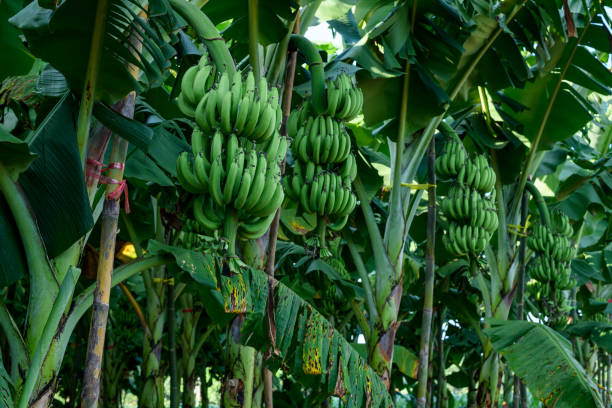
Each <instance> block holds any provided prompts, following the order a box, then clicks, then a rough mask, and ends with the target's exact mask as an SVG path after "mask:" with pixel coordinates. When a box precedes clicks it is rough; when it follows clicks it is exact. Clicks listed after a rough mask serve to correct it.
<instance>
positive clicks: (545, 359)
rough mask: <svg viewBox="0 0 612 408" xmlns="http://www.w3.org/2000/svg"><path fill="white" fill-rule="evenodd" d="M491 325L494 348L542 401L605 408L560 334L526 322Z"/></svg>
mask: <svg viewBox="0 0 612 408" xmlns="http://www.w3.org/2000/svg"><path fill="white" fill-rule="evenodd" d="M489 324H490V326H491V327H490V328H488V329H485V333H486V334H487V336H488V337H489V338H490V339H491V341H492V343H493V347H495V350H496V351H499V352H501V353H502V355H503V356H504V357H505V358H506V360H507V362H508V364H509V365H510V367H511V368H512V370H513V371H514V372H515V373H517V375H518V376H520V377H521V378H522V379H523V380H524V381H525V383H526V384H527V386H528V387H529V390H530V391H531V393H532V394H533V395H534V396H535V397H536V398H538V399H539V400H540V401H542V402H543V403H545V404H546V405H554V406H555V407H561V408H565V407H566V408H570V407H576V406H581V407H603V403H602V401H601V396H600V395H599V393H598V390H597V386H596V385H595V384H594V383H593V380H591V378H590V377H589V376H588V375H587V374H586V372H585V371H584V368H583V367H582V366H581V365H580V364H579V363H578V362H577V361H576V360H575V359H574V356H573V352H572V348H571V344H570V342H569V341H567V340H566V339H564V338H563V337H562V336H561V335H560V334H558V333H557V332H555V331H554V330H553V329H551V328H549V327H546V326H544V325H542V324H538V323H532V322H527V321H519V320H508V321H496V320H490V321H489ZM534 362H537V364H534Z"/></svg>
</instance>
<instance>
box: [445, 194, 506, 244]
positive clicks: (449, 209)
mask: <svg viewBox="0 0 612 408" xmlns="http://www.w3.org/2000/svg"><path fill="white" fill-rule="evenodd" d="M441 208H442V212H444V214H446V215H447V216H448V217H449V218H450V219H452V220H454V221H456V222H463V223H465V224H467V225H470V226H472V227H475V228H484V229H485V230H486V231H487V232H488V233H489V234H492V233H493V232H494V231H495V230H496V229H497V226H498V222H499V221H498V219H497V213H496V211H495V204H494V202H493V200H492V199H490V198H486V197H483V196H482V195H481V194H480V193H479V192H478V191H476V190H471V189H469V188H467V187H465V186H462V185H454V186H452V187H451V188H450V189H449V191H448V195H447V196H446V197H445V198H444V199H442V203H441Z"/></svg>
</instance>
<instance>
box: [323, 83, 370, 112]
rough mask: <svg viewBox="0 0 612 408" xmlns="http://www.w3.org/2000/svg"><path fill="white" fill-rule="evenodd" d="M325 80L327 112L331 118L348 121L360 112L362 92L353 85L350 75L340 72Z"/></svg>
mask: <svg viewBox="0 0 612 408" xmlns="http://www.w3.org/2000/svg"><path fill="white" fill-rule="evenodd" d="M326 82H327V112H326V114H327V115H328V116H331V117H332V118H335V119H339V120H343V121H350V120H352V119H354V118H355V117H356V116H357V115H359V114H360V113H361V108H362V107H363V93H362V92H361V89H360V88H357V87H356V86H355V85H353V81H352V79H351V77H350V76H348V75H347V74H345V73H342V74H340V75H338V76H337V77H336V80H335V81H331V80H328V81H326Z"/></svg>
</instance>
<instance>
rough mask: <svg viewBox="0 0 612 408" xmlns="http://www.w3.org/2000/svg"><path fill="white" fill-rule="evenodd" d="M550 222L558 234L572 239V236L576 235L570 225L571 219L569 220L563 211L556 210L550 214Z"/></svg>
mask: <svg viewBox="0 0 612 408" xmlns="http://www.w3.org/2000/svg"><path fill="white" fill-rule="evenodd" d="M550 221H551V224H552V225H551V226H552V229H553V230H554V232H555V233H556V234H559V235H562V236H565V237H566V238H570V237H571V236H572V235H574V229H573V228H572V226H571V225H570V223H569V218H567V215H565V214H564V213H562V212H561V211H559V210H554V211H553V212H552V213H551V214H550Z"/></svg>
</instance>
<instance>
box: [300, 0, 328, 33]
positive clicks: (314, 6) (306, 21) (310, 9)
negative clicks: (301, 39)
mask: <svg viewBox="0 0 612 408" xmlns="http://www.w3.org/2000/svg"><path fill="white" fill-rule="evenodd" d="M322 2H323V0H313V1H311V2H310V3H308V5H307V6H306V7H304V11H303V13H302V25H301V28H300V30H299V33H300V35H304V34H306V31H307V30H308V27H310V22H311V21H312V19H313V18H314V16H315V14H316V13H317V10H318V9H319V6H321V3H322Z"/></svg>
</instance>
